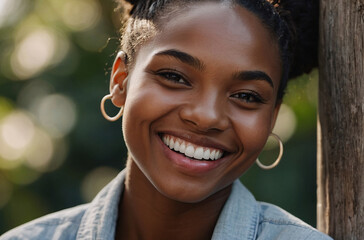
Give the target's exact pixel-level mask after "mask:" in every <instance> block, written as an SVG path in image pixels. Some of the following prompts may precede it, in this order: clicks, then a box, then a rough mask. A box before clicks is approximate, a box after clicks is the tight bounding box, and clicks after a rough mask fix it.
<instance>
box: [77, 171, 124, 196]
mask: <svg viewBox="0 0 364 240" xmlns="http://www.w3.org/2000/svg"><path fill="white" fill-rule="evenodd" d="M118 173H119V171H118V170H116V169H113V168H110V167H99V168H96V169H94V170H92V171H91V172H90V173H88V174H87V175H86V177H85V178H84V179H83V181H82V187H81V192H82V197H83V199H84V200H85V201H86V202H90V201H91V200H92V199H93V198H94V197H95V196H96V194H97V193H98V192H99V191H100V190H101V189H102V188H103V187H104V186H105V185H106V184H107V183H109V182H110V181H111V180H112V179H113V178H114V177H115V176H116V175H117V174H118Z"/></svg>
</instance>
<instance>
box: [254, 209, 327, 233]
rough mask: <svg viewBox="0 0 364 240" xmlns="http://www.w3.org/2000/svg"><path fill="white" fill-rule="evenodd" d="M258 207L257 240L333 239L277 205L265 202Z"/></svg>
mask: <svg viewBox="0 0 364 240" xmlns="http://www.w3.org/2000/svg"><path fill="white" fill-rule="evenodd" d="M258 205H259V208H260V216H259V228H258V238H257V239H282V240H283V239H287V240H288V239H297V240H300V239H302V240H304V239H310V240H330V239H332V238H330V237H329V236H327V235H325V234H323V233H321V232H319V231H318V230H316V229H315V228H313V227H311V226H310V225H308V224H306V223H305V222H303V221H302V220H300V219H298V218H296V217H294V216H293V215H291V214H290V213H288V212H286V211H285V210H283V209H281V208H279V207H277V206H275V205H272V204H269V203H263V202H258Z"/></svg>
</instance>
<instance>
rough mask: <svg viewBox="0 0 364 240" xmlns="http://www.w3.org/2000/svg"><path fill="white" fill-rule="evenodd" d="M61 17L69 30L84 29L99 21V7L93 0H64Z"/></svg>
mask: <svg viewBox="0 0 364 240" xmlns="http://www.w3.org/2000/svg"><path fill="white" fill-rule="evenodd" d="M61 17H62V20H63V22H64V23H65V24H66V26H67V27H69V28H70V29H71V30H73V31H85V30H87V29H90V28H92V27H94V26H95V25H96V24H97V23H98V22H99V21H100V17H101V8H100V6H99V4H98V2H96V1H94V0H77V1H73V0H72V1H70V0H67V1H64V4H63V8H62V10H61Z"/></svg>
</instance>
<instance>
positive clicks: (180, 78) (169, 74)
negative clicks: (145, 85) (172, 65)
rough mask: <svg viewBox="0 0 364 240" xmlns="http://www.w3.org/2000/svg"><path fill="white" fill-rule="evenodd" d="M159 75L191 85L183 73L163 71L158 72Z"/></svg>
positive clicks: (175, 81)
mask: <svg viewBox="0 0 364 240" xmlns="http://www.w3.org/2000/svg"><path fill="white" fill-rule="evenodd" d="M157 75H159V76H161V77H163V78H164V79H165V80H167V81H170V82H173V83H178V84H184V85H188V86H190V84H189V82H188V81H187V80H186V79H185V78H184V77H183V76H182V75H181V74H178V73H176V72H167V71H163V72H158V73H157Z"/></svg>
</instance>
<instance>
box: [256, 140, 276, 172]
mask: <svg viewBox="0 0 364 240" xmlns="http://www.w3.org/2000/svg"><path fill="white" fill-rule="evenodd" d="M270 136H273V137H274V138H275V139H276V140H277V141H278V143H279V155H278V157H277V160H275V161H274V163H272V164H271V165H264V164H262V163H261V162H260V161H259V159H258V158H257V160H256V161H255V162H256V163H257V165H258V166H259V167H260V168H262V169H264V170H269V169H272V168H274V167H276V166H277V165H278V163H279V162H280V161H281V159H282V156H283V143H282V140H281V139H280V138H279V137H278V135H277V134H275V133H271V134H270Z"/></svg>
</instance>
